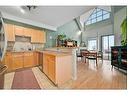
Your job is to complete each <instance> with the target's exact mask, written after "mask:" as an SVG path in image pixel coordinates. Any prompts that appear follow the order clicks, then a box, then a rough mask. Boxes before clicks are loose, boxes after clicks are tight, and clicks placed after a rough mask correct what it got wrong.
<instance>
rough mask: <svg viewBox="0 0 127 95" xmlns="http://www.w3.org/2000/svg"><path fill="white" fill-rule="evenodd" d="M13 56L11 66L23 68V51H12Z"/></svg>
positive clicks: (14, 68)
mask: <svg viewBox="0 0 127 95" xmlns="http://www.w3.org/2000/svg"><path fill="white" fill-rule="evenodd" d="M12 56H13V58H12V59H13V63H12V67H13V70H16V69H20V68H23V63H24V62H23V53H13V54H12Z"/></svg>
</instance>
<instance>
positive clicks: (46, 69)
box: [43, 54, 49, 75]
mask: <svg viewBox="0 0 127 95" xmlns="http://www.w3.org/2000/svg"><path fill="white" fill-rule="evenodd" d="M48 60H49V59H48V55H47V54H43V72H44V73H45V74H46V75H48V67H49V66H48V65H49V64H48Z"/></svg>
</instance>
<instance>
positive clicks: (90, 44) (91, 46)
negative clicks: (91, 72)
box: [88, 39, 97, 50]
mask: <svg viewBox="0 0 127 95" xmlns="http://www.w3.org/2000/svg"><path fill="white" fill-rule="evenodd" d="M96 49H97V40H96V39H94V40H93V39H92V40H89V41H88V50H96Z"/></svg>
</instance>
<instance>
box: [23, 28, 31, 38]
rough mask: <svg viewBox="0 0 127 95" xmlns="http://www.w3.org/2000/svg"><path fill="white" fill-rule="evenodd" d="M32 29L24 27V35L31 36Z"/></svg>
mask: <svg viewBox="0 0 127 95" xmlns="http://www.w3.org/2000/svg"><path fill="white" fill-rule="evenodd" d="M31 35H32V31H31V29H30V28H24V36H26V37H31Z"/></svg>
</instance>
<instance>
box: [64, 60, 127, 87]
mask: <svg viewBox="0 0 127 95" xmlns="http://www.w3.org/2000/svg"><path fill="white" fill-rule="evenodd" d="M77 74H78V79H77V80H75V81H72V80H71V81H70V82H68V83H66V84H64V85H63V86H62V88H66V89H69V88H70V89H127V74H124V73H122V72H120V71H118V70H117V69H115V68H113V69H112V68H111V62H110V61H106V60H105V61H104V62H103V63H102V61H101V60H100V61H99V62H98V66H96V65H95V63H94V60H91V61H90V62H89V64H88V63H83V62H80V61H79V62H78V73H77Z"/></svg>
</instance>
